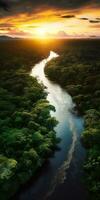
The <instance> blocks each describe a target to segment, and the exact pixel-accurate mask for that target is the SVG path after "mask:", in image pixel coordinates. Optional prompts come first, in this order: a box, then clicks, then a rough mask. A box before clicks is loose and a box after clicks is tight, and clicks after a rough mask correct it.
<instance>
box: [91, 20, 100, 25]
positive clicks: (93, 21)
mask: <svg viewBox="0 0 100 200" xmlns="http://www.w3.org/2000/svg"><path fill="white" fill-rule="evenodd" d="M89 22H90V23H93V24H95V23H100V21H98V20H89Z"/></svg>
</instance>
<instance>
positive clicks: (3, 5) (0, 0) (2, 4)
mask: <svg viewBox="0 0 100 200" xmlns="http://www.w3.org/2000/svg"><path fill="white" fill-rule="evenodd" d="M0 9H3V10H5V11H8V10H9V3H8V2H7V1H4V0H0Z"/></svg>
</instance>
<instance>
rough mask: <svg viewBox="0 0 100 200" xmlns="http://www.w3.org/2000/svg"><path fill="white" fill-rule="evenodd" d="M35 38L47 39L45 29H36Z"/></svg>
mask: <svg viewBox="0 0 100 200" xmlns="http://www.w3.org/2000/svg"><path fill="white" fill-rule="evenodd" d="M36 37H38V38H41V39H45V38H46V37H47V31H46V29H45V28H42V27H40V28H37V29H36Z"/></svg>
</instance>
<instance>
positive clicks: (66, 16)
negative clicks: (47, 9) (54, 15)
mask: <svg viewBox="0 0 100 200" xmlns="http://www.w3.org/2000/svg"><path fill="white" fill-rule="evenodd" d="M74 17H75V15H62V16H61V18H65V19H70V18H74Z"/></svg>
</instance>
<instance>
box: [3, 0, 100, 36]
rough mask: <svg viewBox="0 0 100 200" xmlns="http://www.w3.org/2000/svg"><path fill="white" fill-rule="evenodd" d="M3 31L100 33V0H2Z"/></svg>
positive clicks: (8, 33) (43, 33)
mask: <svg viewBox="0 0 100 200" xmlns="http://www.w3.org/2000/svg"><path fill="white" fill-rule="evenodd" d="M0 35H8V36H11V37H21V38H41V39H45V38H71V37H75V38H80V37H100V0H0Z"/></svg>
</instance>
